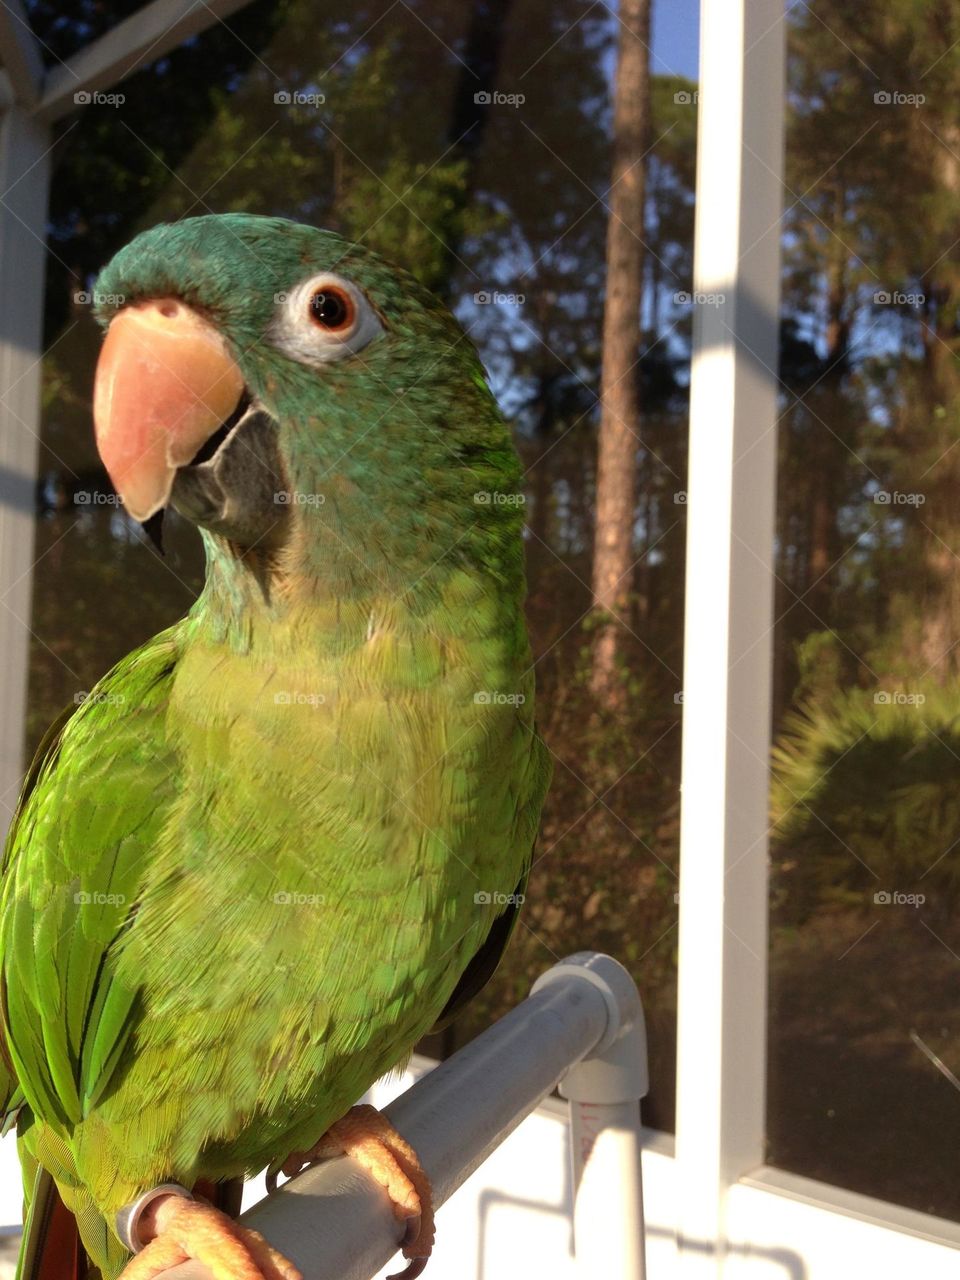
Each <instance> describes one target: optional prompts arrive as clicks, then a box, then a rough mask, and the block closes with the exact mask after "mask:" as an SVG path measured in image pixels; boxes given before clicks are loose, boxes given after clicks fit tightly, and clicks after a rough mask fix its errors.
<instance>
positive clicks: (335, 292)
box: [310, 285, 356, 333]
mask: <svg viewBox="0 0 960 1280" xmlns="http://www.w3.org/2000/svg"><path fill="white" fill-rule="evenodd" d="M355 314H356V312H355V308H354V305H353V299H352V298H351V297H350V295H349V294H348V293H346V292H345V291H344V290H343V289H338V288H337V287H336V286H335V285H330V286H327V287H325V288H323V289H318V290H317V291H316V292H315V293H314V294H312V295H311V297H310V319H311V320H312V321H313V323H314V324H315V325H317V326H318V327H319V328H321V329H326V330H327V332H328V333H339V332H341V331H342V330H344V329H349V328H350V326H351V325H352V324H353V321H354V316H355Z"/></svg>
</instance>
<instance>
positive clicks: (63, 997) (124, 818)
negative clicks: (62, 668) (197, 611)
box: [0, 628, 178, 1136]
mask: <svg viewBox="0 0 960 1280" xmlns="http://www.w3.org/2000/svg"><path fill="white" fill-rule="evenodd" d="M177 635H178V631H177V629H176V628H174V629H173V630H171V631H168V632H166V633H164V634H162V635H160V636H158V637H157V638H156V639H154V640H152V641H151V642H150V643H149V644H147V645H146V646H145V647H144V648H142V649H140V650H137V651H136V652H134V653H132V654H131V655H129V656H128V657H127V658H125V659H124V660H123V661H122V662H121V663H120V664H119V665H118V666H116V667H115V668H114V669H113V671H111V672H110V673H109V675H107V676H106V677H104V679H103V680H102V681H101V682H100V683H99V684H98V685H97V686H96V688H95V689H94V690H93V691H92V692H91V694H90V695H89V696H88V697H87V699H86V700H85V701H84V702H83V703H82V705H80V706H79V707H77V708H76V709H75V710H72V712H71V714H68V715H65V716H64V717H62V718H61V720H60V721H58V722H57V724H56V725H55V726H54V728H53V729H52V730H51V732H50V733H49V734H48V736H47V738H46V739H45V741H44V744H43V746H42V747H41V751H40V752H39V753H38V756H37V759H36V760H35V761H34V764H33V766H32V768H31V770H30V773H29V775H28V778H27V782H26V785H25V787H24V790H23V794H22V796H21V798H20V802H19V805H18V808H17V813H16V816H15V818H14V822H13V825H12V828H11V831H10V834H9V837H8V841H7V847H6V851H5V856H4V863H3V884H2V889H0V893H2V897H0V982H2V1001H3V1003H2V1020H3V1041H4V1050H5V1054H4V1057H5V1059H6V1063H7V1073H8V1075H9V1076H10V1077H11V1079H10V1080H9V1081H3V1082H2V1083H6V1084H8V1086H9V1085H12V1084H13V1079H12V1077H15V1081H16V1085H17V1086H19V1089H18V1091H17V1092H15V1091H14V1089H12V1088H9V1087H8V1090H7V1094H8V1096H7V1098H6V1101H7V1104H8V1109H9V1107H10V1105H11V1104H16V1103H17V1102H19V1101H26V1102H27V1103H28V1105H29V1107H30V1110H31V1112H32V1113H33V1115H34V1116H35V1117H36V1118H38V1119H40V1120H42V1121H43V1122H45V1123H46V1124H48V1125H50V1126H52V1128H53V1129H55V1130H56V1131H58V1132H60V1133H61V1134H63V1135H64V1136H67V1135H68V1134H69V1133H70V1131H71V1130H72V1128H73V1127H74V1126H75V1125H76V1124H77V1123H78V1122H79V1121H80V1120H81V1119H82V1118H83V1117H84V1116H86V1115H87V1114H88V1113H89V1111H90V1109H91V1108H92V1107H93V1106H94V1105H95V1104H96V1102H97V1100H98V1098H100V1097H101V1096H102V1095H103V1092H104V1090H105V1089H106V1088H107V1086H108V1084H109V1083H110V1078H111V1073H112V1071H113V1069H114V1067H115V1065H116V1063H117V1060H118V1058H119V1056H120V1054H121V1053H122V1051H123V1048H124V1045H125V1043H126V1042H127V1039H128V1037H129V1035H130V1031H131V1028H132V1026H133V1024H134V1021H135V1018H136V1013H137V1001H138V991H137V990H136V989H133V988H131V987H130V986H123V985H122V984H120V983H119V982H118V981H117V980H116V979H115V977H114V976H113V974H112V968H111V966H110V963H109V958H110V952H111V948H112V947H113V946H114V945H115V944H116V943H117V942H118V940H119V939H120V938H121V937H122V934H123V932H124V930H125V929H126V927H127V926H128V924H129V922H130V920H131V919H132V917H133V914H134V913H135V911H136V905H137V895H138V886H139V882H140V877H141V875H142V873H143V871H144V870H145V862H146V858H145V855H146V854H147V852H148V851H149V850H150V848H151V846H152V844H153V841H154V839H155V837H156V834H157V833H158V831H159V830H160V828H161V827H162V825H163V823H164V821H165V819H166V817H167V815H168V813H169V808H170V805H171V803H172V802H173V801H174V800H175V798H176V776H177V772H176V769H175V768H174V763H175V762H174V760H173V757H172V754H171V751H170V748H169V747H168V745H167V740H166V734H165V725H164V716H165V711H166V704H167V698H168V694H169V687H170V682H171V676H172V673H173V670H174V667H175V665H176V660H177V653H178V645H177Z"/></svg>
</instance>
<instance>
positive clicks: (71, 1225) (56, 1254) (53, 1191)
mask: <svg viewBox="0 0 960 1280" xmlns="http://www.w3.org/2000/svg"><path fill="white" fill-rule="evenodd" d="M97 1276H99V1272H98V1271H96V1270H92V1269H91V1267H90V1263H89V1260H88V1258H87V1255H86V1253H85V1252H84V1249H83V1246H82V1245H81V1243H80V1230H79V1228H78V1227H77V1220H76V1218H75V1217H74V1216H73V1214H72V1213H71V1212H70V1210H69V1209H68V1208H67V1206H66V1205H65V1204H64V1203H63V1200H62V1199H61V1198H60V1192H59V1191H58V1190H57V1184H56V1183H55V1182H54V1180H53V1178H52V1177H51V1175H50V1174H49V1173H48V1172H47V1170H46V1169H44V1168H42V1167H41V1168H39V1169H38V1170H37V1180H36V1182H35V1184H34V1189H33V1198H32V1200H31V1202H30V1212H29V1214H28V1216H27V1222H26V1225H25V1227H24V1232H23V1244H22V1246H21V1249H20V1263H19V1266H18V1267H17V1280H95V1277H97Z"/></svg>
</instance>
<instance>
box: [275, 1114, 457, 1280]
mask: <svg viewBox="0 0 960 1280" xmlns="http://www.w3.org/2000/svg"><path fill="white" fill-rule="evenodd" d="M339 1155H348V1156H350V1157H351V1158H352V1159H354V1160H356V1162H357V1163H358V1164H359V1165H362V1166H363V1168H364V1169H366V1170H367V1172H368V1173H369V1174H370V1175H371V1176H372V1177H373V1178H375V1179H376V1180H377V1182H379V1183H380V1185H381V1186H382V1187H384V1188H385V1190H386V1192H387V1195H388V1196H389V1197H390V1200H391V1202H392V1204H393V1212H394V1215H395V1217H396V1218H397V1219H398V1220H399V1221H400V1222H405V1223H406V1224H407V1230H406V1234H405V1235H404V1237H403V1242H402V1249H403V1256H404V1257H405V1258H407V1259H409V1263H410V1265H409V1266H407V1267H405V1268H404V1270H403V1271H400V1272H397V1273H396V1275H394V1276H391V1277H390V1280H415V1277H416V1276H419V1275H420V1274H421V1272H422V1271H423V1269H424V1267H425V1266H426V1265H427V1259H428V1258H429V1257H430V1253H431V1250H432V1249H433V1239H434V1234H435V1231H434V1220H433V1191H432V1190H431V1187H430V1179H429V1178H428V1177H427V1175H426V1173H425V1172H424V1169H423V1166H422V1165H421V1164H420V1160H419V1157H418V1156H417V1153H416V1152H415V1151H414V1149H413V1147H411V1146H410V1144H409V1142H407V1141H406V1140H405V1139H404V1138H401V1136H400V1134H399V1133H397V1131H396V1129H394V1127H393V1125H391V1123H390V1122H389V1120H387V1118H386V1116H382V1115H381V1114H380V1112H379V1111H378V1110H377V1109H376V1107H371V1106H368V1105H366V1104H363V1105H361V1106H358V1107H351V1108H350V1110H349V1111H348V1112H347V1114H346V1115H345V1116H344V1117H343V1119H342V1120H338V1121H337V1122H336V1124H332V1125H331V1126H330V1128H329V1129H328V1130H327V1132H326V1133H325V1134H324V1135H323V1137H322V1138H321V1139H320V1141H319V1142H318V1143H317V1144H316V1146H314V1147H312V1148H311V1149H310V1150H309V1151H296V1152H294V1153H293V1154H292V1155H291V1156H289V1157H288V1158H287V1159H286V1160H285V1161H284V1162H283V1164H282V1166H281V1169H282V1171H283V1172H284V1173H285V1174H286V1175H287V1177H289V1178H292V1177H295V1176H296V1175H297V1174H298V1173H299V1172H300V1170H301V1169H303V1168H304V1166H306V1165H309V1164H313V1163H314V1162H315V1161H317V1160H329V1159H330V1158H331V1157H332V1156H339Z"/></svg>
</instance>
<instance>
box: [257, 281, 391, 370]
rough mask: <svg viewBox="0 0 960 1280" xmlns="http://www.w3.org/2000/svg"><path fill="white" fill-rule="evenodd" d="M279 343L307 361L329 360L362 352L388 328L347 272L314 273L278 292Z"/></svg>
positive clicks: (274, 332) (274, 333)
mask: <svg viewBox="0 0 960 1280" xmlns="http://www.w3.org/2000/svg"><path fill="white" fill-rule="evenodd" d="M277 302H278V303H279V306H278V308H277V314H276V317H275V318H274V321H273V325H272V327H271V331H270V337H271V340H272V341H273V343H274V344H275V345H276V346H278V347H279V348H280V350H281V351H285V352H286V353H287V354H288V355H290V356H292V357H293V358H294V359H295V360H299V361H300V362H301V363H302V364H328V363H329V362H330V361H331V360H343V359H345V358H346V357H347V356H351V355H356V353H357V352H358V351H362V350H363V348H364V347H365V346H366V345H367V344H368V343H370V342H372V341H373V340H374V338H377V337H379V335H380V334H381V333H382V332H383V325H382V324H381V322H380V318H379V316H378V315H377V313H376V311H375V310H374V309H373V307H372V306H371V305H370V302H369V301H368V300H367V298H366V296H365V295H364V293H363V291H362V290H361V289H359V288H358V287H357V286H356V285H355V284H353V283H352V282H351V281H349V280H345V279H344V278H343V276H337V275H333V274H332V273H330V272H328V273H326V274H325V275H319V276H313V277H311V278H310V279H309V280H304V281H303V283H302V284H298V285H297V287H296V288H295V289H293V290H292V291H291V292H290V293H280V294H278V295H277Z"/></svg>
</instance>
